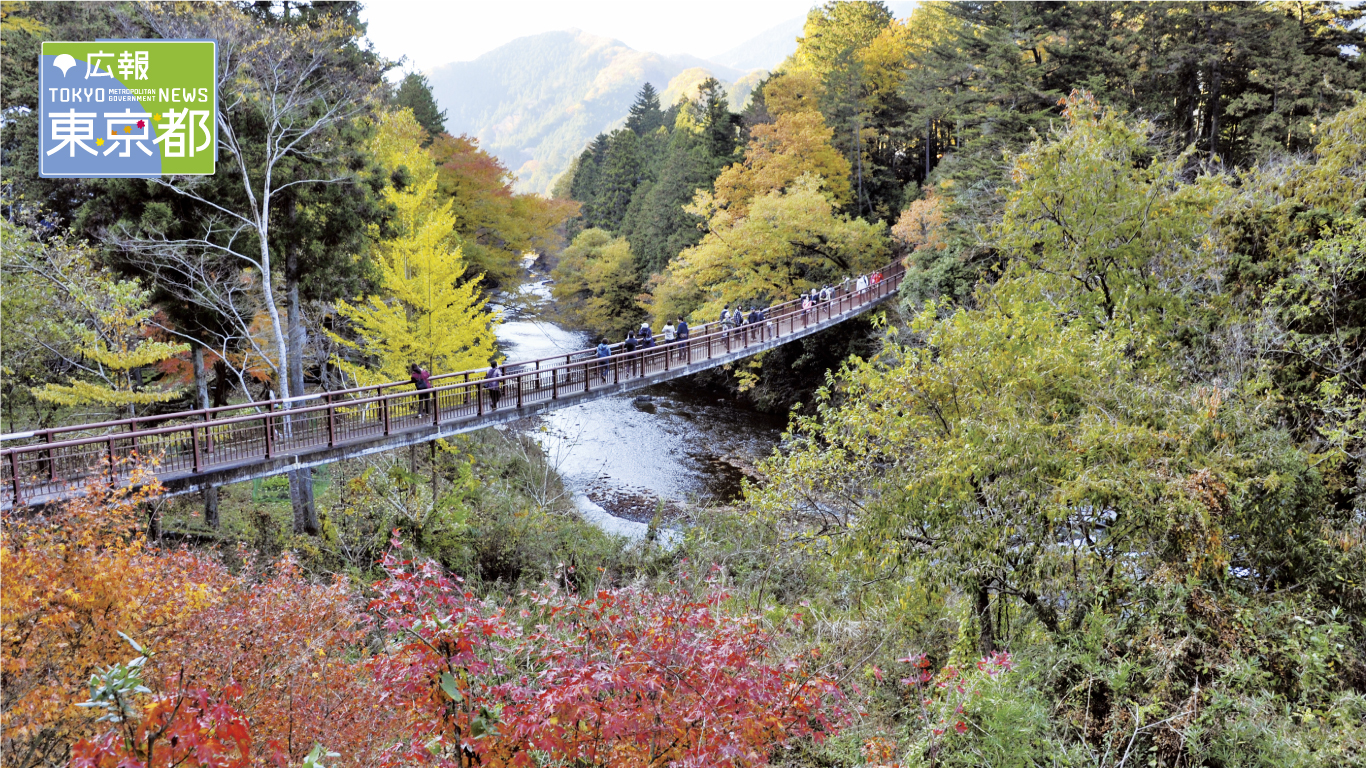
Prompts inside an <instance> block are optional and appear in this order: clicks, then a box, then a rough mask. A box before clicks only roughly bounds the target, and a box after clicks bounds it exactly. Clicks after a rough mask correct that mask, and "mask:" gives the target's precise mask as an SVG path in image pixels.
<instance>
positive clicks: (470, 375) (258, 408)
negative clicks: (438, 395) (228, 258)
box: [0, 261, 899, 456]
mask: <svg viewBox="0 0 1366 768" xmlns="http://www.w3.org/2000/svg"><path fill="white" fill-rule="evenodd" d="M898 263H899V262H896V261H894V262H892V263H891V264H889V265H887V266H886V267H883V268H882V270H875V271H882V272H884V273H887V272H888V271H890V270H894V269H898V268H899V267H898ZM869 274H872V273H869ZM853 283H854V281H853V280H851V281H849V282H846V283H841V284H839V285H836V286H835V289H834V290H835V294H834V296H843V295H847V291H846V289H848V288H849V286H852V285H853ZM834 296H832V299H831V300H833V299H834ZM800 302H801V299H789V300H787V301H784V302H781V303H779V304H774V305H772V306H770V307H767V308H766V312H768V311H774V310H778V314H777V315H775V316H774V318H773V319H776V318H777V317H784V316H786V315H787V314H790V313H789V312H783V311H782V310H783V308H785V307H789V306H791V307H794V308H795V307H796V306H797V305H798V304H799V303H800ZM719 325H720V321H719V320H717V321H712V322H709V323H703V324H702V325H700V326H698V328H697V330H698V331H701V333H699V334H695V335H694V334H693V333H691V332H690V333H689V338H703V337H705V336H708V335H711V334H712V333H717V332H719V331H718V330H712V331H710V332H708V331H707V329H708V328H716V327H717V326H719ZM651 338H652V339H654V340H656V341H662V340H663V334H662V333H659V334H653V335H652V336H651ZM674 343H677V342H676V341H675V342H674ZM608 346H609V348H611V349H612V350H613V356H615V355H617V354H619V353H620V352H619V350H621V348H622V347H623V346H624V342H620V341H618V342H613V343H611V344H609V345H608ZM576 357H578V358H581V359H580V361H579V362H582V360H583V359H597V350H596V347H587V348H584V349H578V350H574V351H572V352H566V353H564V354H562V355H549V356H547V357H541V358H536V359H533V360H519V361H513V362H509V363H505V364H503V366H502V367H503V368H513V367H516V368H518V369H525V367H526V366H534V370H551V368H541V364H542V363H546V362H549V361H552V360H555V361H558V360H560V359H561V358H563V359H564V360H565V365H572V364H573V363H574V362H575V360H574V358H576ZM475 376H478V377H480V378H479V380H482V379H483V377H484V371H483V370H482V369H471V370H466V371H453V372H450V373H442V374H438V375H436V376H433V377H432V381H434V382H435V381H439V380H443V379H451V378H455V377H462V378H463V379H464V381H472V380H475V379H474V377H475ZM462 383H464V382H462ZM411 386H412V382H410V381H404V380H399V381H390V382H384V383H381V384H367V385H364V386H360V387H350V388H346V389H334V390H328V391H325V392H311V393H306V394H302V395H295V396H293V397H288V398H273V399H270V400H254V401H251V402H246V403H237V404H234V405H220V406H215V407H212V408H196V409H194V410H188V411H175V412H174V413H162V414H149V415H147V416H136V417H133V418H128V419H115V420H111V421H100V422H92V423H87V424H71V425H65V426H60V427H49V428H47V429H35V430H30V431H28V432H18V433H13V434H8V435H0V442H4V441H6V440H20V439H29V438H34V437H41V438H44V442H42V443H38V444H37V445H41V446H43V447H44V448H47V447H49V446H53V445H57V444H58V442H62V443H66V442H69V440H70V439H69V440H66V441H54V440H53V437H54V436H56V435H59V434H62V433H67V432H83V431H90V430H112V429H121V428H123V427H129V429H128V430H127V431H125V432H121V433H119V434H120V436H121V437H129V436H132V435H134V434H141V433H142V432H143V431H144V430H142V429H139V428H138V427H139V425H155V424H157V423H158V422H165V421H171V420H174V419H197V420H198V422H199V423H202V422H205V421H214V422H215V423H218V424H224V423H233V422H232V421H230V420H229V419H215V418H214V416H215V415H216V414H221V413H227V412H230V411H247V410H250V411H252V413H249V414H243V416H247V417H257V416H260V415H261V414H262V413H274V412H281V413H284V412H290V413H299V412H302V409H300V408H295V407H291V404H292V403H297V402H305V401H309V400H326V401H327V402H328V403H331V402H335V401H336V400H337V399H338V398H343V399H347V400H348V401H349V402H351V403H352V404H358V403H360V402H369V401H371V400H373V398H376V397H378V396H380V395H382V394H383V393H384V390H386V389H390V388H394V387H411ZM404 392H408V393H410V394H411V392H412V390H407V389H405V390H404ZM361 393H374V394H361ZM324 406H325V404H324ZM150 429H157V428H156V427H150ZM108 436H109V435H108V434H107V433H106V434H101V435H92V437H95V438H98V439H105V438H107V437H108ZM71 439H79V438H71ZM21 447H32V446H10V447H8V448H0V456H3V455H4V452H5V451H8V450H14V449H17V448H21Z"/></svg>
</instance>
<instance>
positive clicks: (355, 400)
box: [0, 262, 903, 503]
mask: <svg viewBox="0 0 1366 768" xmlns="http://www.w3.org/2000/svg"><path fill="white" fill-rule="evenodd" d="M881 271H882V272H883V274H884V276H885V278H886V279H885V280H884V281H883V283H882V284H879V285H877V286H870V288H869V290H870V291H871V290H874V289H876V293H875V297H880V296H884V295H886V294H888V293H890V292H891V291H892V290H895V288H896V285H895V284H896V283H899V278H900V276H901V273H902V271H903V270H902V267H901V265H900V263H899V262H893V263H892V264H891V265H889V266H888V267H885V268H884V269H883V270H881ZM851 294H852V291H849V292H845V291H841V292H840V293H839V294H838V295H837V296H836V297H832V299H831V300H830V301H829V302H820V303H818V304H817V305H815V306H813V309H812V311H813V312H816V313H817V323H818V324H819V323H820V322H821V321H820V320H819V310H818V309H816V308H815V307H820V306H826V305H831V306H833V305H835V304H837V303H838V302H839V301H841V300H843V299H844V298H845V297H847V296H849V295H851ZM796 304H797V300H792V301H788V302H783V303H782V304H778V305H775V306H774V308H782V307H786V306H789V305H796ZM863 304H864V303H863V302H860V303H858V304H851V305H850V306H849V307H848V308H847V309H841V310H839V313H838V314H839V315H843V314H845V313H846V312H848V311H850V310H853V309H856V308H858V307H861V306H863ZM800 312H803V310H802V309H801V308H800V306H795V307H794V309H792V310H791V311H788V312H782V313H779V314H776V315H771V316H766V317H765V320H764V324H763V325H762V326H760V327H761V328H773V329H774V333H775V334H776V335H775V338H776V337H777V335H781V327H780V326H781V323H782V321H783V320H785V319H787V318H789V317H792V316H794V315H797V314H798V313H800ZM835 316H836V315H835V314H834V313H831V314H829V315H828V316H827V317H828V318H829V319H833V318H834V317H835ZM718 325H719V323H707V324H704V325H703V326H700V328H702V329H705V328H708V327H714V330H712V331H710V332H707V333H702V334H699V335H696V336H694V335H691V334H690V335H689V338H688V339H687V340H686V341H682V340H675V341H673V342H667V343H664V344H661V345H659V346H657V347H651V348H647V349H637V350H635V351H634V352H631V353H627V354H624V353H623V352H621V351H617V352H614V353H613V354H612V355H610V356H609V357H603V358H599V357H596V351H595V350H594V349H588V350H583V352H584V353H590V354H591V356H589V357H585V358H584V359H581V360H573V359H572V357H573V355H575V354H579V353H577V352H576V353H570V354H569V355H555V356H552V357H547V358H539V359H537V360H531V361H525V362H518V363H512V364H509V365H508V366H507V367H508V368H514V367H515V368H516V370H514V371H513V372H509V373H505V374H504V375H502V376H499V377H496V378H494V379H492V380H490V379H488V378H485V377H483V372H482V371H468V372H458V373H452V374H445V375H442V376H441V377H438V378H441V379H449V378H452V377H456V376H461V377H463V380H461V381H455V382H451V383H447V384H443V385H438V386H434V387H433V388H432V389H429V390H414V389H408V387H411V386H412V384H411V382H393V383H388V384H381V385H372V386H369V387H357V388H353V389H350V390H340V391H331V392H322V393H317V394H316V395H309V396H300V397H297V398H290V400H291V401H298V400H307V399H322V400H326V402H323V403H319V404H317V405H311V406H305V407H296V408H289V409H280V410H276V409H274V408H273V407H271V406H273V405H274V404H277V403H280V402H282V401H281V400H272V401H263V402H261V403H249V404H244V405H238V406H227V407H220V408H217V409H200V410H197V411H186V412H180V413H177V414H167V415H164V416H162V417H149V418H147V419H122V420H119V421H114V422H103V423H101V424H96V425H73V426H72V427H70V428H68V429H67V431H76V430H82V429H93V428H96V427H99V426H104V425H108V426H126V425H133V424H137V423H139V422H144V423H145V422H146V421H155V420H162V421H164V420H168V419H170V418H185V417H200V418H201V419H202V420H198V421H193V422H189V423H181V424H173V425H168V426H163V427H153V428H149V429H137V428H133V429H131V430H129V431H126V432H114V433H105V434H100V435H89V436H84V437H78V438H72V439H67V440H60V441H52V442H43V443H37V444H30V445H19V446H12V447H9V448H3V449H0V467H3V468H4V469H8V470H10V472H9V474H10V478H8V479H10V480H11V481H12V482H13V483H14V485H15V487H14V489H13V491H12V492H13V497H14V499H15V501H16V503H22V502H21V501H20V499H21V491H20V487H19V485H20V476H19V472H18V462H17V457H18V456H20V455H28V454H32V453H41V452H47V459H46V461H47V462H48V463H49V464H50V465H52V467H53V469H52V471H53V472H54V477H53V479H54V480H55V479H56V476H55V472H56V469H55V464H53V462H54V459H53V457H54V456H56V455H57V452H58V451H61V450H62V449H67V448H77V447H81V446H89V445H93V444H98V443H107V444H108V445H109V454H110V456H113V454H114V442H115V441H129V440H131V441H133V445H134V450H136V447H137V441H138V440H140V439H143V438H154V437H158V436H163V435H170V434H175V433H190V438H191V439H192V440H193V441H194V451H195V459H194V471H195V472H198V471H200V458H199V446H200V440H201V433H200V432H198V431H197V430H206V429H207V430H224V429H225V428H230V427H232V426H233V425H238V424H245V423H251V422H256V423H260V424H261V425H262V427H263V429H264V434H265V436H264V441H265V443H266V446H267V447H266V449H265V450H266V454H265V455H266V456H267V457H269V456H270V448H269V445H270V443H271V434H272V432H271V431H272V430H273V429H290V428H292V427H293V426H294V425H295V424H296V423H298V422H301V421H302V420H305V419H307V418H308V417H309V416H310V415H312V414H317V413H327V414H328V422H329V433H328V434H329V445H330V444H332V443H331V442H330V441H331V440H333V439H334V438H335V435H334V433H333V432H332V430H334V429H335V426H334V425H335V419H336V418H337V415H338V414H341V415H345V412H346V410H347V409H359V410H361V411H364V410H365V409H367V408H368V407H369V406H371V405H373V404H382V405H381V413H382V414H383V415H384V430H385V431H384V434H389V420H388V419H389V415H388V414H389V413H390V412H391V410H392V409H391V408H390V407H389V406H388V405H387V404H388V403H390V402H391V401H395V400H409V401H416V400H419V399H420V398H423V396H424V395H425V396H426V397H430V398H432V402H433V403H434V404H435V409H434V414H433V416H432V417H431V418H432V420H433V422H434V423H440V418H441V408H442V407H441V397H440V396H441V394H442V393H448V392H449V393H455V392H462V391H463V392H464V393H465V396H464V397H463V398H461V399H460V401H459V406H458V407H468V406H469V405H470V404H471V403H472V402H473V403H474V404H475V405H476V407H477V408H478V413H480V414H482V413H483V395H482V394H481V393H480V392H479V390H480V389H481V388H487V387H486V385H487V384H489V383H490V381H493V382H497V383H498V386H499V388H500V389H501V388H502V387H503V385H504V383H506V384H508V385H513V386H510V387H509V389H510V391H515V392H516V393H517V398H518V406H520V405H521V393H522V392H523V382H524V380H525V378H526V377H528V376H533V377H536V379H535V386H533V387H532V391H533V392H534V391H535V388H536V386H542V385H541V384H540V383H539V382H541V381H543V380H542V379H541V378H540V377H542V376H544V375H546V374H549V375H550V376H551V381H552V390H553V388H554V387H557V386H558V382H559V380H560V377H559V374H560V372H561V371H578V370H583V371H584V376H585V378H587V377H588V376H589V371H590V370H591V369H596V368H597V366H604V365H607V364H609V363H610V364H612V365H613V366H617V365H619V364H620V363H621V362H622V361H625V360H627V359H628V358H632V359H644V358H646V357H647V356H649V355H654V354H660V353H664V352H668V353H669V355H672V354H676V353H678V352H679V351H683V352H684V353H685V354H687V355H688V358H687V359H688V360H689V361H691V349H692V348H693V345H696V346H698V347H701V346H703V345H705V346H706V348H707V350H708V356H709V357H710V354H711V353H710V350H711V349H712V348H713V346H712V342H713V340H714V339H715V338H716V337H718V336H723V335H726V334H745V333H752V332H753V331H752V330H747V326H746V325H741V326H738V327H715V326H718ZM790 327H791V328H793V329H795V328H796V321H795V318H794V319H793V321H792V323H791V324H790ZM765 333H767V331H765ZM747 344H748V342H746V345H747ZM612 346H613V347H615V348H617V349H620V347H621V346H622V345H621V344H614V345H612ZM562 357H563V358H566V359H567V360H568V362H565V363H562V364H557V365H555V366H550V367H545V368H540V367H537V368H534V369H530V370H528V369H526V368H525V366H528V365H532V364H536V365H539V364H540V363H542V362H545V361H547V360H555V361H558V360H560V359H561V358H562ZM667 368H668V358H667V357H666V361H665V369H666V370H667ZM476 376H477V378H476ZM565 381H566V386H567V385H568V383H569V382H572V376H570V377H567V378H566V379H565ZM397 386H402V387H404V389H403V390H402V391H398V392H385V391H384V390H385V389H388V388H392V387H397ZM514 386H515V388H514ZM584 388H585V391H587V389H588V388H589V385H588V384H587V382H585V384H584ZM471 389H473V390H475V393H474V397H470V394H469V391H470V390H471ZM358 392H374V394H372V395H370V396H367V397H345V395H349V394H354V393H358ZM257 406H266V407H267V408H268V410H264V411H262V410H257V411H255V412H252V413H246V414H242V415H240V416H233V417H229V418H224V419H212V418H209V416H210V414H212V413H215V412H221V411H225V410H233V409H245V408H251V407H257ZM37 434H43V432H42V431H39V432H38V433H37ZM208 439H209V440H212V439H213V438H212V436H211V435H210V436H208ZM277 439H278V438H277ZM48 440H51V436H50V434H49V436H48ZM222 441H223V442H224V443H229V441H228V439H225V438H224V439H222Z"/></svg>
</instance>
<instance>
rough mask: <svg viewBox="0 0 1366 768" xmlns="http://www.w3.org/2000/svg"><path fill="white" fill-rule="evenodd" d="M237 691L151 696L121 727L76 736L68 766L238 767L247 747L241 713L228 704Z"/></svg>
mask: <svg viewBox="0 0 1366 768" xmlns="http://www.w3.org/2000/svg"><path fill="white" fill-rule="evenodd" d="M240 693H241V689H240V688H239V687H237V686H229V687H228V688H227V689H225V690H224V691H223V693H222V694H221V695H218V696H214V695H211V694H210V693H209V692H208V691H207V690H206V689H204V688H195V689H192V690H186V691H180V692H177V693H174V694H163V695H159V696H156V697H155V698H153V699H152V701H151V703H150V704H148V705H147V707H146V708H145V709H144V710H143V712H142V714H141V717H139V718H138V719H136V720H128V721H124V723H123V725H124V727H123V728H116V729H114V730H110V731H109V732H108V733H106V734H105V735H103V736H101V737H99V738H96V739H89V740H82V741H79V742H77V743H76V744H75V745H74V746H73V747H72V748H71V763H70V768H180V767H183V768H244V767H245V766H246V765H248V760H249V755H250V752H251V734H250V733H249V731H248V729H247V721H246V718H244V717H243V716H242V714H241V713H240V712H238V711H237V709H236V708H234V707H233V706H232V700H233V699H235V698H236V697H237V696H238V695H239V694H240Z"/></svg>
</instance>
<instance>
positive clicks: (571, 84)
mask: <svg viewBox="0 0 1366 768" xmlns="http://www.w3.org/2000/svg"><path fill="white" fill-rule="evenodd" d="M691 70H705V72H706V73H708V74H710V75H711V76H713V77H715V78H717V79H718V80H721V81H722V82H725V83H727V84H728V85H729V84H730V83H733V82H735V81H737V80H740V79H741V78H745V79H746V80H747V81H749V86H748V87H749V88H752V87H753V85H752V82H753V81H754V80H755V78H746V77H745V76H746V72H745V71H742V70H739V69H734V68H731V67H727V66H723V65H719V64H715V63H712V62H708V61H704V60H702V59H699V58H697V57H695V56H689V55H686V54H683V55H676V56H664V55H661V54H656V53H648V52H644V51H637V50H635V49H633V48H631V47H629V46H627V45H626V44H624V43H622V42H620V41H618V40H613V39H611V38H607V37H599V36H597V35H591V34H588V33H586V32H583V31H582V30H577V29H571V30H565V31H559V32H546V33H543V34H539V35H531V36H528V37H522V38H518V39H516V40H513V41H512V42H510V43H508V44H506V45H503V46H501V47H499V48H496V49H494V50H492V51H490V52H488V53H486V54H484V55H483V56H480V57H479V58H477V59H475V60H474V61H461V62H454V63H451V64H446V65H443V66H440V67H436V68H435V69H433V70H431V71H430V72H428V73H427V77H428V80H429V81H430V82H431V85H432V94H433V95H434V96H435V97H436V101H437V104H438V105H440V107H441V108H442V109H444V110H446V130H447V131H449V132H450V133H452V134H456V135H459V134H461V133H466V134H469V135H471V136H476V137H478V139H479V143H480V146H482V147H483V148H484V149H485V150H487V151H489V152H491V153H492V154H494V155H496V156H497V157H498V158H499V159H500V160H502V161H503V163H504V164H505V165H507V166H508V168H509V169H510V170H512V172H513V173H515V174H516V175H517V177H518V182H517V188H518V190H519V191H529V192H541V193H546V192H548V191H549V189H550V185H551V183H552V182H553V181H554V180H555V177H557V176H558V175H559V174H560V173H562V172H563V171H564V170H565V169H566V168H568V167H569V164H570V162H571V161H572V160H573V158H574V157H575V156H577V155H578V154H579V153H580V152H582V151H583V148H584V146H586V145H587V144H588V142H589V141H591V140H592V138H593V137H594V136H595V135H597V134H598V133H599V132H601V131H604V130H607V129H608V128H609V127H611V126H612V125H613V124H619V123H620V122H621V121H622V120H623V119H624V118H625V116H626V113H627V111H628V110H629V108H630V106H631V103H632V101H634V99H635V96H636V93H637V92H639V91H640V87H641V85H643V84H644V83H646V82H649V83H651V84H652V85H654V86H655V88H656V89H658V90H659V91H661V92H667V91H668V89H669V86H670V84H671V83H673V81H674V78H676V77H678V76H679V75H680V74H683V73H685V72H687V73H689V75H688V77H686V78H683V79H682V80H683V81H686V82H680V84H678V85H677V86H676V90H679V89H681V90H684V91H685V90H686V85H687V84H690V83H692V82H693V81H695V80H699V79H700V77H699V76H698V73H697V72H693V71H691ZM747 94H748V88H746V89H745V90H744V92H743V94H739V93H737V95H741V96H742V97H743V95H747Z"/></svg>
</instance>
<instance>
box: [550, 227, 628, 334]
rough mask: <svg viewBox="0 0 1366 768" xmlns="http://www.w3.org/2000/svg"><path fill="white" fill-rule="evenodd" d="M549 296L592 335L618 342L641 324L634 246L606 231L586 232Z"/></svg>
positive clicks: (563, 259)
mask: <svg viewBox="0 0 1366 768" xmlns="http://www.w3.org/2000/svg"><path fill="white" fill-rule="evenodd" d="M553 275H554V278H555V283H554V285H553V286H552V287H551V289H550V291H551V294H552V295H553V296H554V297H555V300H556V301H557V302H559V303H560V304H562V305H563V306H565V307H567V308H569V310H570V312H571V313H573V314H575V315H577V319H578V320H579V321H580V322H582V323H583V324H584V326H586V327H587V328H588V329H589V330H591V331H593V332H594V333H605V334H608V335H609V336H611V337H612V338H613V340H616V339H618V338H621V337H624V336H625V335H626V332H627V331H629V330H633V329H635V328H638V327H639V326H640V321H641V319H642V318H643V317H644V315H645V311H644V309H643V308H642V307H641V306H640V302H639V296H640V292H641V287H642V286H641V283H640V276H639V274H638V273H637V272H636V260H635V256H634V254H632V253H631V244H630V243H628V242H626V238H624V237H617V238H614V237H612V235H611V234H610V233H609V232H607V231H606V230H602V229H596V228H592V229H585V230H584V231H583V232H580V233H579V235H578V237H575V238H574V242H573V244H571V245H570V246H569V247H568V248H566V249H564V253H563V254H561V255H560V263H559V264H558V265H556V267H555V271H554V272H553Z"/></svg>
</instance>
